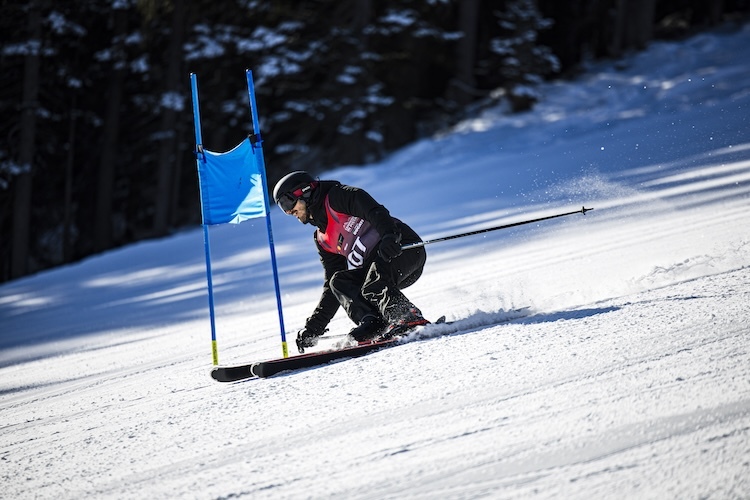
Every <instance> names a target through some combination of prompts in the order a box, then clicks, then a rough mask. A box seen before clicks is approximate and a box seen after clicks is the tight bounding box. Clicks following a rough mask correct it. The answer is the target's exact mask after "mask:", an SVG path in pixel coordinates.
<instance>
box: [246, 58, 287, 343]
mask: <svg viewBox="0 0 750 500" xmlns="http://www.w3.org/2000/svg"><path fill="white" fill-rule="evenodd" d="M245 76H246V77H247V93H248V97H249V100H250V113H251V115H252V118H253V135H252V137H251V139H250V142H251V143H252V145H253V151H254V152H256V153H257V154H258V155H259V156H258V165H259V166H260V173H261V178H262V179H263V196H264V198H263V199H264V202H265V207H266V227H267V229H268V246H269V247H270V249H271V266H272V267H273V284H274V287H275V288H276V306H277V308H278V311H279V327H280V328H281V352H282V355H283V357H285V358H288V357H289V349H288V348H287V344H286V332H285V331H284V330H285V329H284V314H283V312H282V308H281V287H280V286H279V271H278V267H277V265H276V249H275V247H274V244H273V229H272V227H271V206H272V205H271V204H270V203H269V200H268V189H267V186H268V180H267V179H266V164H265V161H264V159H263V140H262V139H261V134H260V122H259V120H258V108H257V107H256V105H255V85H254V84H253V72H252V71H250V70H249V69H248V70H245Z"/></svg>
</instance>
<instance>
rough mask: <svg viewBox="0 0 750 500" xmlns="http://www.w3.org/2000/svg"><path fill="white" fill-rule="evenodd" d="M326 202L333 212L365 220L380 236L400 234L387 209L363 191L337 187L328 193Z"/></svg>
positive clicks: (348, 187)
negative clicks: (327, 201)
mask: <svg viewBox="0 0 750 500" xmlns="http://www.w3.org/2000/svg"><path fill="white" fill-rule="evenodd" d="M328 200H329V203H330V204H331V208H333V209H334V210H336V211H338V212H342V213H345V214H350V215H354V216H356V217H361V218H362V219H365V220H366V221H367V222H369V223H370V224H372V225H373V227H374V228H375V230H376V231H377V232H378V234H379V235H380V236H383V235H384V234H387V233H399V232H400V229H399V226H398V223H397V221H396V219H394V218H393V217H391V214H390V212H388V209H387V208H385V207H384V206H383V205H381V204H380V203H378V202H377V201H375V199H374V198H373V197H372V196H370V194H369V193H368V192H367V191H365V190H363V189H360V188H357V187H353V186H343V185H342V186H337V187H335V188H333V189H331V191H330V192H329V194H328Z"/></svg>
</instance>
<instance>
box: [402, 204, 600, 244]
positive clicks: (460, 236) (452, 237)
mask: <svg viewBox="0 0 750 500" xmlns="http://www.w3.org/2000/svg"><path fill="white" fill-rule="evenodd" d="M589 210H593V208H586V207H582V208H581V209H580V210H576V211H574V212H567V213H564V214H557V215H549V216H547V217H540V218H538V219H532V220H525V221H522V222H514V223H513V224H505V225H502V226H496V227H490V228H487V229H480V230H478V231H470V232H468V233H461V234H454V235H452V236H443V237H442V238H435V239H434V240H427V241H419V242H417V243H408V244H406V245H404V246H402V247H401V249H402V250H408V249H410V248H418V247H423V246H425V245H429V244H430V243H437V242H438V241H447V240H454V239H456V238H463V237H464V236H474V235H475V234H482V233H489V232H490V231H497V230H499V229H508V228H509V227H516V226H522V225H523V224H532V223H534V222H540V221H543V220H548V219H555V218H557V217H565V216H566V215H573V214H583V215H586V212H588V211H589Z"/></svg>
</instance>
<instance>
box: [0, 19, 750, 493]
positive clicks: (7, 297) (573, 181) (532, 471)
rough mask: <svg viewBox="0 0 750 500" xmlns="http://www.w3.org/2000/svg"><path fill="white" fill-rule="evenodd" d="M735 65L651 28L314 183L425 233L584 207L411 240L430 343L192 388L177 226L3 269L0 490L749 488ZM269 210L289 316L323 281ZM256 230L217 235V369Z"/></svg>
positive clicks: (748, 358)
mask: <svg viewBox="0 0 750 500" xmlns="http://www.w3.org/2000/svg"><path fill="white" fill-rule="evenodd" d="M728 54H730V55H732V56H734V57H730V56H728ZM748 60H750V28H748V27H747V26H746V27H743V28H740V29H738V30H737V31H735V32H733V33H725V34H721V33H713V34H705V35H700V36H698V37H695V38H693V39H690V40H687V41H685V42H683V43H681V44H654V45H653V46H652V48H651V49H649V50H648V51H646V52H645V53H643V54H638V55H636V56H634V57H632V58H630V59H628V60H627V61H626V63H625V64H623V68H624V69H622V70H619V71H616V70H614V69H612V68H611V67H610V66H607V65H599V66H596V67H595V68H592V73H591V74H590V75H586V76H584V77H582V78H581V80H580V81H578V82H576V83H575V84H566V83H554V84H550V85H548V86H546V87H545V88H546V89H547V92H548V93H549V96H548V99H547V100H545V101H544V102H543V103H540V105H539V106H538V109H537V110H535V111H534V112H533V113H527V114H523V115H518V116H513V117H506V116H504V115H502V114H501V113H498V112H496V111H493V110H488V111H486V112H485V113H483V115H482V116H480V117H477V118H475V119H473V120H467V121H466V122H465V123H463V124H461V125H460V126H458V127H456V130H455V131H454V132H453V133H452V134H447V135H445V136H444V137H440V138H435V139H432V140H427V141H422V142H420V143H417V144H415V145H413V146H411V147H409V148H405V149H404V150H403V151H400V152H399V153H397V154H395V155H393V157H392V158H390V159H389V160H387V161H385V162H383V163H382V164H380V165H377V166H373V167H369V168H365V169H354V168H345V169H340V170H338V171H337V172H335V173H333V174H331V176H332V177H337V178H341V179H342V180H344V181H346V182H350V183H352V184H358V185H362V186H364V187H367V188H370V186H372V187H373V194H375V195H376V198H377V199H379V200H381V201H382V202H383V203H384V204H385V205H386V206H388V207H389V208H391V210H392V212H393V213H394V214H396V215H397V216H400V217H402V218H404V219H406V220H407V221H409V222H410V223H412V224H413V225H414V226H415V227H416V228H417V229H418V230H419V231H420V233H422V234H423V236H424V237H426V238H431V237H435V236H441V235H445V234H450V233H452V232H456V231H460V232H463V231H470V230H474V229H480V228H483V227H488V226H490V225H497V224H505V223H509V222H515V221H518V220H521V219H524V218H535V217H540V216H546V215H550V214H551V213H555V212H564V211H569V210H575V209H579V208H580V205H581V204H582V203H585V205H586V206H593V207H594V208H595V210H594V211H593V212H590V213H588V214H586V215H585V216H583V215H575V216H570V217H566V218H564V219H559V220H555V221H549V222H544V223H540V224H534V225H531V226H527V227H523V228H514V229H511V230H508V231H501V232H498V233H491V234H486V235H482V236H480V237H474V238H473V239H471V240H469V239H466V240H460V241H454V242H446V243H444V244H440V245H435V246H430V247H428V253H429V258H428V265H427V268H426V270H425V274H424V275H423V277H422V279H421V280H420V281H419V282H418V283H417V284H415V285H414V286H413V287H411V288H409V289H408V290H407V294H408V295H409V297H410V298H412V299H413V300H414V301H415V303H417V304H418V305H419V306H420V307H421V308H422V310H423V312H425V314H426V315H427V316H428V317H430V318H437V317H438V316H440V315H442V314H446V315H447V316H448V319H449V320H456V323H455V324H454V325H433V326H430V327H427V328H425V329H424V330H423V334H424V335H425V336H428V337H429V338H424V339H422V340H417V341H413V342H408V343H405V344H403V345H399V346H396V347H393V348H391V349H387V350H384V351H380V352H376V353H373V354H370V355H368V356H365V357H362V358H357V359H352V360H346V361H340V362H336V363H332V364H329V365H325V366H322V367H317V368H313V369H308V370H303V371H300V372H297V373H294V374H280V375H278V376H275V377H272V378H270V379H266V380H247V381H243V382H238V383H233V384H219V383H215V382H213V381H212V380H211V379H210V378H209V376H208V372H209V371H210V368H211V366H210V343H209V330H208V319H207V306H206V291H205V275H204V274H203V273H204V267H203V265H204V264H203V255H202V235H201V232H200V231H188V232H184V233H181V234H178V235H175V236H173V237H171V238H166V239H164V240H161V241H151V242H143V243H139V244H137V245H133V246H131V247H129V248H125V249H120V250H117V251H113V252H109V253H107V254H104V255H101V256H96V257H92V258H90V259H87V260H86V261H84V262H81V263H78V264H74V265H71V266H66V267H64V268H61V269H57V270H53V271H49V272H45V273H41V274H39V275H37V276H32V277H29V278H25V279H23V280H18V281H16V282H12V283H7V284H4V285H2V286H0V430H1V432H0V478H2V482H3V490H2V492H0V498H9V499H10V498H14V499H16V498H56V499H62V498H82V497H93V498H113V499H114V498H117V499H127V498H144V497H148V498H154V499H160V498H253V499H255V498H258V499H264V498H268V499H278V498H357V499H360V498H361V499H369V498H372V499H376V498H377V499H381V498H399V499H400V498H413V499H428V498H429V499H432V498H504V499H527V498H535V499H536V498H659V499H663V498H680V499H683V498H722V499H724V498H729V499H743V498H750V479H749V478H750V355H749V354H748V349H750V326H749V321H748V319H749V318H750V314H749V313H750V231H749V230H748V229H750V223H749V222H748V217H749V215H750V160H748V158H750V127H748V126H747V117H748V116H750V114H749V113H748V112H750V106H749V105H748V104H750V93H748V92H747V90H746V89H745V85H746V84H745V83H744V82H747V81H748V80H750V65H748V64H747V62H746V61H748ZM743 61H744V62H743ZM456 164H459V165H461V170H460V171H457V170H456V167H455V165H456ZM458 173H460V175H457V174H458ZM396 174H398V175H409V176H410V179H411V180H412V181H413V182H414V183H416V185H418V186H420V189H418V190H417V191H416V192H415V191H414V190H412V189H411V188H410V187H409V186H404V185H403V182H402V181H400V180H398V179H396V177H398V175H396ZM449 199H450V200H452V201H453V203H447V202H446V200H449ZM412 221H413V222H412ZM273 223H274V231H275V240H276V243H277V254H278V256H279V266H280V271H281V280H282V290H283V300H284V304H285V320H286V326H287V330H288V331H289V332H292V331H293V330H294V329H295V328H298V327H299V326H301V324H302V323H303V321H304V319H305V318H306V316H307V315H309V313H310V311H311V310H312V308H313V307H314V305H315V302H316V300H317V298H318V294H319V287H320V280H321V276H322V275H321V273H320V269H319V264H318V263H317V257H316V255H315V253H314V249H313V248H312V245H310V244H309V243H310V242H309V234H308V230H307V229H301V228H300V227H299V225H298V224H296V223H293V221H290V220H289V219H288V218H284V217H283V216H282V215H280V214H274V221H273ZM263 225H264V224H261V223H257V224H255V223H252V222H250V223H245V224H242V225H241V226H238V227H226V228H217V229H216V230H215V231H213V232H212V234H213V235H214V236H213V238H214V241H215V244H214V262H215V268H214V272H215V273H216V281H215V286H216V298H217V315H218V320H217V331H218V332H219V339H218V340H219V351H220V360H221V361H222V363H225V364H233V363H237V362H247V361H251V360H253V361H254V360H260V359H267V358H274V357H278V356H279V355H280V348H279V340H278V331H277V330H278V326H277V316H276V311H275V302H274V300H273V296H272V295H273V294H272V285H270V283H271V275H270V269H269V265H268V253H267V249H266V248H265V246H264V245H265V239H264V238H265V236H264V234H263V233H262V227H261V226H263ZM248 228H249V229H248ZM248 234H250V236H251V237H250V238H248ZM253 235H256V236H253ZM257 235H260V236H257ZM253 237H254V238H255V240H253ZM248 240H249V241H248ZM300 241H302V242H303V243H304V244H305V245H304V248H302V247H299V246H298V244H299V243H300ZM525 306H528V307H529V315H528V316H525V317H522V318H518V319H514V320H512V321H509V322H505V323H500V324H491V323H493V322H496V321H497V320H500V319H503V318H507V317H508V315H509V313H508V312H507V311H510V310H512V309H515V308H519V307H525ZM349 327H350V323H349V322H348V320H347V319H346V318H345V317H343V315H342V314H339V315H338V316H337V317H336V318H335V319H334V321H333V322H332V323H331V334H332V335H335V334H340V333H342V332H345V331H346V330H347V329H348V328H349ZM457 329H458V330H459V331H456V330H457ZM289 335H290V339H289V340H290V348H293V345H294V343H293V334H292V333H290V334H289Z"/></svg>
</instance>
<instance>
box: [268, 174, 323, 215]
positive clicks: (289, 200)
mask: <svg viewBox="0 0 750 500" xmlns="http://www.w3.org/2000/svg"><path fill="white" fill-rule="evenodd" d="M317 185H318V183H317V182H311V183H310V184H308V185H307V186H302V187H301V188H298V189H295V190H294V191H291V192H289V193H284V194H282V195H280V196H279V199H278V200H276V204H277V205H279V208H281V209H282V210H283V211H284V212H285V213H287V214H288V213H289V212H291V211H292V209H293V208H294V205H296V204H297V200H299V199H300V198H309V197H310V191H312V190H313V189H315V187H316V186H317Z"/></svg>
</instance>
